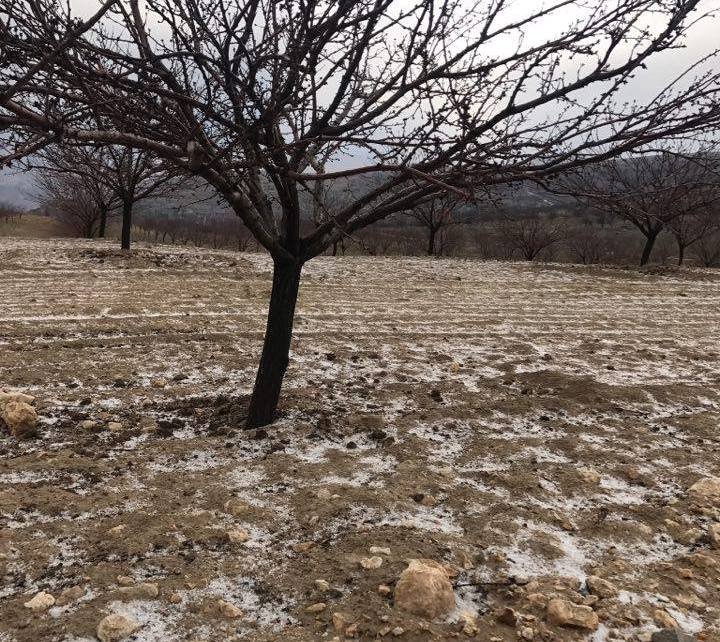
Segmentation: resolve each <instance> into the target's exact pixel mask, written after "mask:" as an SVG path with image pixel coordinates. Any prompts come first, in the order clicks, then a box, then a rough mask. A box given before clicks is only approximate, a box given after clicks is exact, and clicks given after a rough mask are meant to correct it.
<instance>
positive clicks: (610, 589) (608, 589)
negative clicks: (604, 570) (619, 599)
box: [587, 575, 618, 597]
mask: <svg viewBox="0 0 720 642" xmlns="http://www.w3.org/2000/svg"><path fill="white" fill-rule="evenodd" d="M587 585H588V589H589V590H590V592H591V593H592V594H593V595H597V596H598V597H615V596H616V595H617V594H618V590H617V587H616V586H615V585H614V584H613V583H612V582H608V581H607V580H604V579H603V578H602V577H598V576H597V575H591V576H590V577H588V578H587Z"/></svg>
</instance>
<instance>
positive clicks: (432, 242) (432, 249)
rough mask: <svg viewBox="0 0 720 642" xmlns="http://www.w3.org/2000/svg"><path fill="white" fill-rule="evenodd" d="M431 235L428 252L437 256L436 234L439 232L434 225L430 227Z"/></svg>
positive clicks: (429, 254)
mask: <svg viewBox="0 0 720 642" xmlns="http://www.w3.org/2000/svg"><path fill="white" fill-rule="evenodd" d="M429 230H430V235H429V236H428V247H427V253H428V256H435V235H436V234H437V230H436V229H435V228H434V227H430V228H429Z"/></svg>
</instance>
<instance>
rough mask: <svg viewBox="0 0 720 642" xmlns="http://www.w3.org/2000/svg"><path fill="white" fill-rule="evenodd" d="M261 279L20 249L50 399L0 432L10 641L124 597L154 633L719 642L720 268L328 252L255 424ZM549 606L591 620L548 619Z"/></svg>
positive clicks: (141, 634) (88, 632)
mask: <svg viewBox="0 0 720 642" xmlns="http://www.w3.org/2000/svg"><path fill="white" fill-rule="evenodd" d="M269 269H270V265H269V263H268V260H267V259H266V258H265V257H262V256H259V255H237V254H233V253H229V252H227V253H223V252H211V251H207V250H195V249H178V248H169V247H155V248H150V247H147V246H139V247H138V249H136V250H135V251H133V252H132V253H131V254H129V255H123V254H121V253H120V252H118V251H116V250H115V249H114V248H113V247H112V246H111V245H108V244H104V243H100V242H86V241H69V240H63V241H57V240H55V241H53V240H48V241H40V240H18V239H0V297H1V298H0V386H5V387H11V388H15V389H20V390H22V391H25V392H28V393H30V394H32V395H34V396H35V397H36V398H37V401H36V407H37V409H38V412H39V414H40V416H41V425H40V432H39V437H38V438H37V439H35V440H30V441H18V440H16V439H13V438H12V437H10V436H9V435H8V434H7V433H6V432H3V434H2V436H0V576H2V585H1V586H0V641H2V642H15V641H17V642H20V641H23V642H25V641H27V642H34V641H38V640H42V641H45V640H63V641H67V642H69V641H71V640H72V641H73V642H81V641H82V642H86V641H88V640H95V639H96V638H95V633H96V628H97V624H98V622H99V621H100V620H101V619H102V618H103V617H104V616H106V615H107V614H109V613H120V614H125V615H127V616H130V617H132V618H133V619H135V620H136V621H137V622H138V623H139V624H140V625H141V628H140V629H139V630H138V631H137V632H136V633H135V634H134V635H133V637H131V638H128V639H132V640H138V641H171V640H198V641H199V640H207V641H215V640H248V641H268V640H287V641H292V640H332V639H333V638H335V637H337V639H339V640H342V639H344V638H345V637H349V638H354V639H360V640H376V639H381V640H403V641H415V640H418V641H420V640H447V639H455V638H457V639H460V640H463V639H477V640H495V642H499V641H505V640H517V639H520V638H522V639H534V640H548V641H549V640H581V639H593V640H595V641H596V642H599V641H603V640H648V639H649V637H650V633H651V632H653V631H655V630H657V629H658V628H659V626H661V625H666V624H667V622H668V621H667V620H666V619H665V616H668V617H670V618H672V620H674V622H675V623H676V624H677V627H678V628H679V629H682V630H683V631H685V632H687V633H690V634H692V635H694V636H696V638H697V639H699V640H720V551H719V550H718V549H716V548H713V545H712V542H711V541H710V538H709V536H708V528H709V527H710V526H711V525H712V523H713V522H715V521H717V520H719V519H720V515H718V509H717V507H715V508H713V507H712V506H710V507H705V508H702V507H700V506H699V505H698V504H697V503H696V502H694V501H693V500H692V498H690V497H689V496H688V493H687V489H688V488H689V487H690V486H691V485H692V484H693V483H695V482H696V481H698V480H700V479H702V478H705V477H710V476H716V475H719V474H720V432H719V423H720V422H719V419H720V358H719V357H720V342H719V340H720V276H718V274H717V273H713V272H710V271H708V272H703V271H692V270H686V271H676V270H655V271H652V270H651V271H648V272H639V271H637V270H621V269H610V268H586V267H578V266H560V265H550V266H543V265H530V264H503V263H493V262H476V261H462V260H439V261H438V260H427V259H424V258H422V259H421V258H361V257H353V258H329V257H328V258H321V259H318V260H316V261H313V262H312V263H311V264H309V265H308V266H307V267H306V269H305V271H304V278H303V283H302V288H301V298H300V303H299V309H298V318H297V323H296V332H295V339H294V344H293V353H292V357H291V365H290V368H289V371H288V373H287V377H286V387H285V393H284V397H283V401H282V407H281V417H280V419H279V420H278V421H277V423H275V424H274V425H272V426H270V427H268V429H267V431H258V432H248V431H246V430H244V429H243V425H242V424H243V417H244V412H245V407H246V403H247V399H248V394H249V392H250V389H251V386H252V381H253V376H254V368H255V365H256V361H257V358H258V353H259V349H260V342H261V339H262V330H263V326H264V315H265V304H266V301H267V298H268V294H269V288H270V272H269ZM230 531H239V532H242V531H244V533H245V535H246V536H247V541H244V542H241V541H235V542H232V541H230V539H229V538H228V532H230ZM244 537H245V536H242V537H240V538H239V539H244ZM236 539H237V538H236ZM370 547H381V548H388V549H389V554H388V553H387V552H383V553H381V554H379V557H381V558H382V565H381V566H379V567H378V568H371V569H365V568H363V567H362V565H361V564H360V561H361V560H362V559H364V558H367V557H369V556H370ZM411 558H430V559H433V560H436V561H438V562H441V563H442V564H445V565H447V566H448V567H449V568H450V569H452V572H453V577H452V582H453V587H454V590H455V595H456V600H457V608H456V610H455V611H454V612H453V613H452V614H451V615H450V616H449V617H448V618H446V619H440V620H436V621H426V620H423V619H422V618H419V617H416V616H412V615H407V614H405V613H403V612H401V611H399V610H398V609H396V608H395V607H394V605H393V596H392V587H393V586H394V584H395V582H396V581H397V578H398V576H399V574H400V573H401V572H402V570H403V569H404V568H405V567H406V565H407V564H406V560H407V559H411ZM590 575H593V576H600V577H602V578H604V579H606V580H607V581H609V582H611V583H612V584H613V585H614V587H615V589H616V590H614V591H611V593H612V594H611V595H608V596H605V597H600V598H598V596H596V595H591V594H590V593H589V592H588V586H587V583H586V578H587V577H588V576H590ZM317 580H325V582H326V583H327V584H325V583H323V582H318V581H317ZM141 582H148V583H154V584H157V586H158V588H159V595H158V596H157V597H154V598H150V599H135V598H137V597H138V596H137V595H134V594H133V593H132V591H131V592H130V595H127V593H128V592H127V591H125V592H123V591H122V590H121V588H122V586H123V585H128V584H129V585H133V584H138V583H141ZM381 585H385V586H387V587H389V588H390V592H389V593H388V592H387V590H385V589H382V588H381V589H380V590H378V587H379V586H381ZM75 587H77V588H75ZM67 589H73V590H72V591H67ZM40 591H46V592H48V593H51V594H52V595H53V596H54V597H55V598H57V599H58V602H56V604H55V605H54V606H52V607H51V608H49V609H48V610H46V611H39V612H33V611H31V610H30V609H28V608H26V607H24V606H23V604H24V603H25V602H26V601H28V600H29V599H30V598H32V597H33V596H34V595H35V594H36V593H38V592H40ZM63 591H65V592H63ZM61 595H64V596H65V597H63V598H62V599H60V596H61ZM140 597H143V596H140ZM553 597H562V598H564V599H568V600H570V601H572V602H574V603H585V604H587V605H590V606H591V608H592V609H593V610H594V611H595V612H596V613H597V614H598V616H599V621H600V625H599V627H598V628H597V630H595V631H588V630H584V629H575V628H564V627H558V626H556V625H553V624H550V623H549V622H548V621H547V617H546V612H545V607H546V603H547V601H548V600H549V599H551V598H553ZM219 600H224V601H225V602H227V603H229V604H230V605H232V606H235V607H237V608H238V609H239V610H240V611H241V613H239V612H238V611H235V610H233V609H230V611H231V612H230V613H228V609H227V607H226V606H225V607H223V606H222V605H221V603H220V602H219ZM317 603H324V604H326V607H325V608H324V609H323V610H321V611H319V612H308V611H307V610H306V609H307V607H308V606H310V605H313V604H317ZM504 607H511V608H513V609H514V611H515V612H516V614H517V622H516V623H514V624H510V625H508V624H505V623H501V622H499V621H498V620H497V613H498V612H499V611H501V610H502V609H503V608H504ZM318 608H319V607H318ZM337 613H339V614H341V615H342V616H343V618H342V619H343V621H341V619H340V618H339V617H337V616H336V617H335V625H337V626H335V625H334V623H333V614H337ZM663 614H664V615H663ZM228 615H235V616H236V617H228ZM501 619H506V618H501Z"/></svg>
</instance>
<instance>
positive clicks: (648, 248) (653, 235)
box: [640, 231, 659, 266]
mask: <svg viewBox="0 0 720 642" xmlns="http://www.w3.org/2000/svg"><path fill="white" fill-rule="evenodd" d="M658 234H659V231H658V232H650V233H649V234H647V235H646V236H645V247H644V248H643V251H642V256H641V257H640V265H641V266H643V265H646V264H647V262H648V261H649V260H650V255H651V254H652V251H653V246H654V245H655V239H657V236H658Z"/></svg>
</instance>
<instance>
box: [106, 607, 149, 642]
mask: <svg viewBox="0 0 720 642" xmlns="http://www.w3.org/2000/svg"><path fill="white" fill-rule="evenodd" d="M139 628H140V624H139V623H138V622H136V621H135V620H133V619H132V618H130V617H125V616H124V615H120V614H119V613H113V614H112V615H108V616H107V617H104V618H103V619H102V620H100V624H98V628H97V636H98V639H99V640H100V642H120V640H124V639H125V638H127V637H129V636H131V635H132V634H133V633H135V631H137V630H138V629H139Z"/></svg>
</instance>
